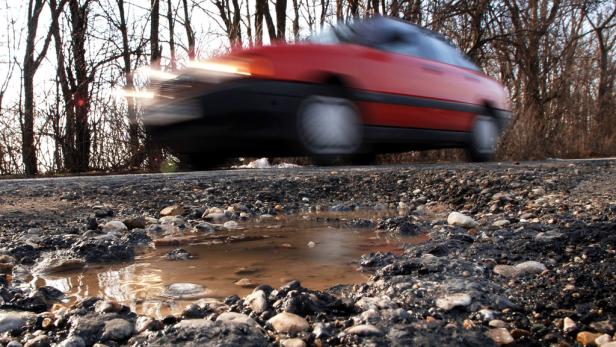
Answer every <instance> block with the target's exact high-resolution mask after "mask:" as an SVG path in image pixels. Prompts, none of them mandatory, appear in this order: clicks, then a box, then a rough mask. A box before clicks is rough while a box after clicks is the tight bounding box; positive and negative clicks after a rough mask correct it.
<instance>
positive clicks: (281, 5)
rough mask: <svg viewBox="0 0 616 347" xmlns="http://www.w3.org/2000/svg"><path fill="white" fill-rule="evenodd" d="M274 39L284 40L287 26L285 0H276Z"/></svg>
mask: <svg viewBox="0 0 616 347" xmlns="http://www.w3.org/2000/svg"><path fill="white" fill-rule="evenodd" d="M276 25H277V35H276V39H278V40H279V41H283V42H284V41H286V28H287V0H276Z"/></svg>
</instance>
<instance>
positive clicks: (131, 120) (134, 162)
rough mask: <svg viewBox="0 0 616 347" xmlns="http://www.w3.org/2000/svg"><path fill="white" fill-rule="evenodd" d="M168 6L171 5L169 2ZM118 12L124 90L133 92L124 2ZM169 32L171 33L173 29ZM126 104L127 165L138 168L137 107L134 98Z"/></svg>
mask: <svg viewBox="0 0 616 347" xmlns="http://www.w3.org/2000/svg"><path fill="white" fill-rule="evenodd" d="M169 5H171V3H170V2H169ZM118 10H119V12H120V33H121V34H122V60H123V62H124V69H123V71H124V76H126V85H125V86H124V88H126V89H128V90H130V91H133V90H135V85H134V83H133V71H132V66H131V53H130V48H129V42H128V28H127V26H126V16H125V14H124V0H118ZM170 24H171V23H170ZM170 30H171V31H173V29H170ZM171 37H173V36H171ZM172 51H174V50H172ZM173 63H175V61H174V60H173V59H172V64H173ZM126 104H127V107H128V110H127V113H128V143H129V148H130V160H129V165H130V166H131V167H139V166H141V163H142V162H143V152H142V150H141V145H140V143H139V135H140V134H139V122H138V119H137V106H136V104H135V99H134V98H126Z"/></svg>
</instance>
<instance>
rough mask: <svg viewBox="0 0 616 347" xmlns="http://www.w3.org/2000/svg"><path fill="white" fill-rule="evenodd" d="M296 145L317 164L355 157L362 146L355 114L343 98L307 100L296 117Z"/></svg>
mask: <svg viewBox="0 0 616 347" xmlns="http://www.w3.org/2000/svg"><path fill="white" fill-rule="evenodd" d="M296 126H297V133H298V138H299V141H300V143H301V145H302V147H303V148H304V150H305V151H306V152H307V154H308V155H310V156H311V157H313V158H314V159H315V161H317V163H320V164H323V163H329V162H332V161H335V160H336V159H340V158H347V157H351V156H352V155H354V154H356V153H357V152H358V150H359V148H360V146H361V143H362V135H363V134H362V126H361V121H360V117H359V111H358V110H357V108H356V107H355V105H354V104H353V103H352V102H351V101H349V100H348V99H345V98H343V97H337V96H320V95H317V96H310V97H307V98H306V99H305V100H304V102H303V103H302V105H301V106H300V109H299V111H298V113H297V119H296Z"/></svg>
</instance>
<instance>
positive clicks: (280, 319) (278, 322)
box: [267, 312, 310, 334]
mask: <svg viewBox="0 0 616 347" xmlns="http://www.w3.org/2000/svg"><path fill="white" fill-rule="evenodd" d="M267 323H268V324H270V325H271V326H272V327H273V328H274V330H275V331H276V332H277V333H286V334H296V333H299V332H302V331H305V330H308V329H309V328H310V324H308V321H306V319H304V318H303V317H300V316H298V315H296V314H294V313H290V312H282V313H279V314H277V315H275V316H274V317H272V318H270V319H269V320H268V321H267Z"/></svg>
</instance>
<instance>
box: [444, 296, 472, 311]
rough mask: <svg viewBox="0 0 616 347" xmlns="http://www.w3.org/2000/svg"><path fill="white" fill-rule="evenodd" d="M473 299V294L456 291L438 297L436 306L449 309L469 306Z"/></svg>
mask: <svg viewBox="0 0 616 347" xmlns="http://www.w3.org/2000/svg"><path fill="white" fill-rule="evenodd" d="M471 300H472V299H471V296H470V295H468V294H466V293H454V294H449V295H446V296H443V297H440V298H438V299H436V306H438V308H440V309H442V310H445V311H449V310H451V309H453V308H454V307H457V306H468V305H470V304H471Z"/></svg>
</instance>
